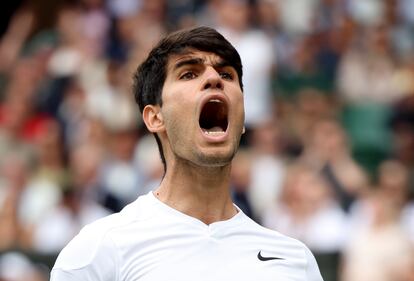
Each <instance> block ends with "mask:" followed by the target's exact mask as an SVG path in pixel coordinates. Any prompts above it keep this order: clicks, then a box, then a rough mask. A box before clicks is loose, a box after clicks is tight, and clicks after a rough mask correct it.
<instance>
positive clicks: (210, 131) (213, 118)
mask: <svg viewBox="0 0 414 281" xmlns="http://www.w3.org/2000/svg"><path fill="white" fill-rule="evenodd" d="M227 111H228V110H227V105H226V104H225V103H224V102H223V101H222V100H219V99H210V100H209V101H208V102H207V103H206V104H205V105H204V106H203V108H202V110H201V114H200V119H199V124H200V128H201V129H202V131H203V132H204V133H205V134H207V135H211V136H214V135H222V134H224V133H225V132H226V130H227V125H228V120H227V117H228V112H227Z"/></svg>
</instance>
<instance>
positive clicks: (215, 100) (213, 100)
mask: <svg viewBox="0 0 414 281" xmlns="http://www.w3.org/2000/svg"><path fill="white" fill-rule="evenodd" d="M209 102H217V103H223V102H222V101H221V100H219V99H211V100H209Z"/></svg>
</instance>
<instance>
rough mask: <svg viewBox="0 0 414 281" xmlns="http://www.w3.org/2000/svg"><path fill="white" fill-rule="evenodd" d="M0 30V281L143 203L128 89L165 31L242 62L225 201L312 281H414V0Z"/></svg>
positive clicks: (126, 17) (140, 6) (176, 7)
mask: <svg viewBox="0 0 414 281" xmlns="http://www.w3.org/2000/svg"><path fill="white" fill-rule="evenodd" d="M7 16H8V17H7V18H6V22H5V24H3V25H2V26H1V28H2V30H1V31H0V32H1V33H0V280H1V281H17V280H28V281H35V280H36V281H42V280H48V271H49V269H50V266H52V265H53V262H54V258H55V257H56V254H57V253H58V252H59V251H60V250H61V249H62V247H64V245H66V243H67V242H68V241H69V240H70V239H71V238H72V237H73V236H74V235H76V233H77V232H78V231H79V230H80V229H81V227H82V226H84V225H85V224H87V223H90V222H92V221H94V220H96V219H98V218H101V217H103V216H106V215H108V214H111V213H113V212H117V211H119V210H121V209H122V207H123V206H125V205H126V204H128V203H130V202H132V201H133V200H135V199H136V198H137V196H139V195H141V194H145V193H147V192H149V191H150V190H151V189H152V188H154V187H155V186H157V184H158V183H159V181H160V178H161V176H162V174H163V167H162V164H161V162H160V159H159V154H158V151H157V146H156V144H155V141H154V140H153V137H152V136H151V135H149V134H148V132H147V131H146V130H145V128H144V126H143V124H142V121H141V117H140V114H139V111H138V107H137V106H136V105H135V102H134V99H133V95H132V93H131V83H132V73H133V72H134V71H135V69H136V67H137V66H138V65H139V63H140V62H141V61H142V60H143V59H144V58H145V56H146V55H147V53H148V51H149V50H150V49H151V47H152V46H153V45H154V44H155V43H156V42H157V41H158V40H159V38H160V37H161V36H163V35H165V34H166V33H168V32H171V31H173V30H176V29H179V28H185V27H191V26H194V25H207V26H212V27H215V28H216V29H218V30H219V31H220V32H221V33H222V34H224V35H225V36H226V38H228V39H229V40H230V42H231V43H232V44H233V45H234V46H235V47H236V48H237V50H238V51H239V53H240V55H241V58H242V62H243V66H244V77H243V81H244V84H245V88H244V96H245V109H246V134H245V135H244V136H243V139H242V143H241V147H240V151H239V153H238V154H237V156H236V159H235V161H234V164H233V171H232V172H233V174H232V194H233V197H234V200H235V202H236V203H237V204H238V205H239V206H240V207H241V208H242V209H243V210H244V212H246V214H248V215H249V216H250V217H252V218H253V219H254V220H256V221H257V222H259V223H260V224H262V225H264V226H266V227H269V228H272V229H276V230H278V231H279V232H281V233H284V234H287V235H289V236H292V237H295V238H297V239H299V240H301V241H303V242H304V243H305V244H306V245H308V247H309V248H310V249H311V250H312V251H313V253H314V254H315V255H316V257H317V260H318V262H319V265H320V267H321V271H322V275H323V276H324V279H325V281H329V280H341V281H373V280H375V281H413V280H414V0H289V1H287V0H286V1H283V0H254V1H248V0H193V1H190V0H168V1H167V0H27V1H15V2H14V9H13V10H12V11H10V13H9V14H8V15H7Z"/></svg>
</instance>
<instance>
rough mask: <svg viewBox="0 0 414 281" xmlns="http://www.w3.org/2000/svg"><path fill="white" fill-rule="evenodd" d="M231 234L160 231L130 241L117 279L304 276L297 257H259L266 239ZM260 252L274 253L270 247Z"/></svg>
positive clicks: (286, 279) (241, 280) (282, 280)
mask: <svg viewBox="0 0 414 281" xmlns="http://www.w3.org/2000/svg"><path fill="white" fill-rule="evenodd" d="M232 238H233V239H232ZM232 238H231V237H226V238H218V237H214V236H209V235H191V234H187V235H160V236H159V237H153V239H151V240H150V241H146V242H145V243H137V244H136V245H129V246H128V247H127V248H125V249H128V250H126V251H125V252H123V253H122V254H121V263H120V264H122V266H121V268H120V272H121V276H120V277H121V278H120V280H122V281H154V280H157V281H190V280H191V281H194V280H200V281H219V280H238V281H252V280H261V281H267V280H269V281H270V280H272V281H274V280H279V281H290V280H292V281H293V280H304V279H303V276H304V273H303V271H302V270H301V268H302V266H301V265H300V262H298V261H297V260H294V259H269V260H260V259H259V258H258V253H259V251H262V250H263V249H266V248H268V247H269V245H267V243H263V241H260V240H258V241H255V239H251V240H249V239H248V240H245V239H241V240H240V239H237V238H235V237H232ZM252 238H253V237H252ZM263 255H267V256H268V257H276V256H275V255H276V254H275V253H274V252H272V251H270V252H267V254H265V253H264V252H263Z"/></svg>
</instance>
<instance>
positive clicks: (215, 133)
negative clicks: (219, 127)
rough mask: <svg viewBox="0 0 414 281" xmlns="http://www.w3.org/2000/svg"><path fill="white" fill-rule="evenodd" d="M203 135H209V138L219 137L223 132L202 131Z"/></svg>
mask: <svg viewBox="0 0 414 281" xmlns="http://www.w3.org/2000/svg"><path fill="white" fill-rule="evenodd" d="M204 133H205V134H206V135H209V136H219V135H222V134H224V132H223V131H221V132H212V131H204Z"/></svg>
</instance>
